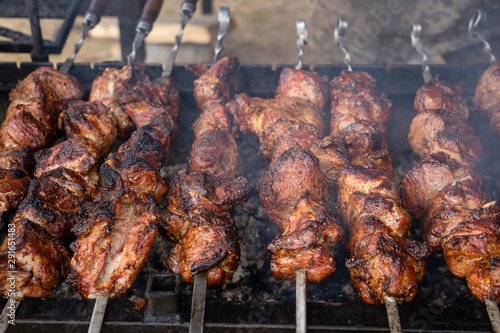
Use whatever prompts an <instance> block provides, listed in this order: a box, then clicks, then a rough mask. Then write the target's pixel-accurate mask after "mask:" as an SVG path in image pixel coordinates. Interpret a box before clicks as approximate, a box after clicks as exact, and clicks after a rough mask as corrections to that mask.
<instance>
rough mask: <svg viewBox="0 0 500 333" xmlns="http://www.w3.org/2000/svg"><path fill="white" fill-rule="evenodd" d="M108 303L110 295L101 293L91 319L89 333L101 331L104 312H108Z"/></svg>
mask: <svg viewBox="0 0 500 333" xmlns="http://www.w3.org/2000/svg"><path fill="white" fill-rule="evenodd" d="M107 304H108V295H107V294H105V295H99V296H97V298H96V300H95V305H94V311H93V312H92V319H91V320H90V326H89V330H88V332H89V333H99V332H100V331H101V327H102V322H103V320H104V314H105V313H106V305H107Z"/></svg>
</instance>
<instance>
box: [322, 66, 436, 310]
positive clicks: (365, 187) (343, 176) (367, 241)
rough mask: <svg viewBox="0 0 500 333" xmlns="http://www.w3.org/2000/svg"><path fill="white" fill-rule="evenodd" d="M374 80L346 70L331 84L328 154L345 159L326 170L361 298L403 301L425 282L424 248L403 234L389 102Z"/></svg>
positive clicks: (405, 217) (406, 220) (406, 223)
mask: <svg viewBox="0 0 500 333" xmlns="http://www.w3.org/2000/svg"><path fill="white" fill-rule="evenodd" d="M375 83H376V82H375V79H374V78H373V77H372V76H371V75H370V74H368V73H363V72H346V71H343V72H342V73H341V75H340V76H339V77H337V78H335V79H333V80H332V81H331V82H330V96H331V98H332V105H331V112H332V117H331V122H330V134H331V135H332V136H333V137H334V138H330V139H329V140H330V146H331V148H330V149H329V151H330V152H331V154H332V156H334V157H335V160H337V161H339V158H340V161H342V162H343V163H339V162H336V163H335V165H336V166H337V170H336V171H335V172H332V171H329V172H328V173H327V175H328V176H329V177H330V179H329V181H330V182H332V183H334V184H335V188H336V199H337V200H336V208H337V213H338V216H339V217H340V219H341V221H342V222H343V223H344V225H345V227H346V229H347V230H349V243H348V247H347V248H348V251H349V254H350V256H351V257H350V259H348V261H347V268H348V269H349V273H350V275H351V280H352V282H353V284H354V286H355V287H356V289H357V290H358V293H359V295H360V297H361V299H362V300H363V302H365V303H384V302H385V300H384V299H385V297H387V296H389V297H393V298H395V299H396V300H397V301H398V302H407V301H410V300H411V299H412V298H413V297H414V296H415V294H416V292H417V285H418V283H419V282H420V281H421V280H422V276H423V271H424V261H423V259H424V257H425V256H426V255H427V254H428V250H427V248H426V247H425V246H423V245H421V244H419V243H416V242H413V241H410V240H408V239H406V236H407V235H408V232H409V229H410V214H409V212H408V211H407V210H406V208H405V207H404V206H403V204H402V202H401V199H400V197H399V192H398V188H397V186H396V184H395V182H394V175H393V174H394V171H393V167H392V158H391V156H390V154H389V151H388V149H387V145H386V143H385V138H384V136H383V132H384V131H385V130H386V122H387V120H388V118H389V112H390V108H391V106H392V103H391V101H389V100H388V99H387V97H386V96H385V95H382V94H380V92H379V91H378V90H377V88H376V85H375Z"/></svg>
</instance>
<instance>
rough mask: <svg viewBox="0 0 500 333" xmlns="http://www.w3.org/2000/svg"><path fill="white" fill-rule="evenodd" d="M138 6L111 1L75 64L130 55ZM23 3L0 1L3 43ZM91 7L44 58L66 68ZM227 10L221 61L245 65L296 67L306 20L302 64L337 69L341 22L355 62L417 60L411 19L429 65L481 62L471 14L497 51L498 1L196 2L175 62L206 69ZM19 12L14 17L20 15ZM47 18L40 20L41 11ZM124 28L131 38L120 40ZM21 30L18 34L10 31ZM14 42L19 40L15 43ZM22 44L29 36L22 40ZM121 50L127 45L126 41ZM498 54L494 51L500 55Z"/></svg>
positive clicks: (158, 52) (43, 0) (57, 5)
mask: <svg viewBox="0 0 500 333" xmlns="http://www.w3.org/2000/svg"><path fill="white" fill-rule="evenodd" d="M70 1H71V0H38V6H39V12H40V13H41V16H47V17H57V16H64V11H65V8H66V7H67V5H68V4H69V3H70ZM181 2H182V1H181V0H175V1H164V4H163V7H162V10H161V14H160V16H159V18H158V19H157V21H156V23H155V24H154V26H153V30H152V32H151V34H150V35H149V36H148V37H147V39H146V47H145V61H146V62H147V63H162V62H164V61H165V60H166V58H167V55H168V52H169V50H170V48H171V47H172V44H173V42H174V36H175V34H176V33H177V31H178V30H179V9H180V5H181ZM143 3H144V0H120V1H112V2H110V5H109V6H108V8H107V9H106V11H105V13H104V15H105V16H104V17H103V18H102V20H101V23H100V24H99V25H98V26H97V27H96V28H94V29H93V30H92V31H91V34H90V36H89V38H88V39H87V40H86V41H85V44H84V46H83V48H82V50H81V51H80V53H79V54H78V56H77V59H76V61H77V62H91V63H93V62H101V61H119V60H122V57H123V55H126V54H128V52H130V44H131V39H132V38H133V34H134V31H135V25H136V23H137V19H138V17H139V16H140V12H141V8H142V5H143ZM17 5H20V6H24V5H25V1H24V0H0V17H1V19H0V27H1V31H2V32H3V33H2V34H1V35H2V37H0V39H1V42H4V43H11V44H13V45H14V46H15V44H16V43H17V42H18V41H19V40H20V38H21V37H23V34H24V35H30V27H29V22H28V20H27V19H26V18H21V17H15V16H21V15H18V14H19V13H18V12H19V11H20V9H19V8H18V7H17ZM88 6H89V1H82V5H81V7H80V9H79V15H77V16H76V18H75V20H74V22H73V24H72V28H71V30H70V33H69V35H68V38H67V40H66V42H65V43H64V46H63V48H62V50H61V52H60V54H50V55H49V61H51V62H55V63H57V62H63V61H64V60H65V59H66V57H68V56H69V55H70V54H71V53H72V52H73V45H74V43H75V42H76V41H77V40H78V39H79V38H80V31H81V25H82V17H83V16H82V14H83V13H84V12H85V11H86V10H87V8H88ZM220 6H229V7H230V11H231V27H230V32H229V34H228V36H227V37H226V38H225V40H224V46H225V50H224V51H223V53H222V55H234V56H237V57H238V58H239V59H240V62H241V63H243V64H271V65H277V64H294V63H296V62H297V59H296V56H297V47H296V45H295V41H296V39H297V34H296V27H295V22H296V20H297V19H305V20H306V24H307V28H308V33H309V39H308V44H307V45H306V47H305V57H304V62H305V63H306V64H309V65H311V66H314V65H316V64H341V63H342V59H343V54H342V52H341V51H340V49H339V48H338V47H336V46H335V45H334V41H333V31H334V28H335V26H336V23H337V19H338V17H343V18H345V19H346V20H347V21H348V22H349V28H348V30H347V34H346V36H345V41H346V42H347V43H348V44H349V46H350V50H351V53H352V63H353V64H373V65H391V64H412V63H418V62H419V61H420V56H419V54H418V53H416V51H414V50H413V48H412V47H411V42H410V30H411V26H412V23H414V22H420V23H421V24H422V28H423V31H422V42H423V44H424V46H425V48H426V50H427V53H428V55H429V57H430V63H431V64H464V65H466V64H472V63H478V62H487V61H488V57H487V56H486V55H485V54H484V53H483V52H482V51H481V49H482V46H481V45H480V44H479V42H478V40H477V39H475V38H472V37H470V36H468V34H467V25H468V22H469V20H470V18H471V17H472V16H473V15H474V13H475V12H476V10H477V9H481V10H483V11H484V12H486V14H487V16H486V17H485V18H484V19H483V20H482V21H481V23H480V25H479V26H478V29H479V30H480V31H481V32H482V33H484V35H485V36H486V37H487V38H488V40H489V41H490V43H491V44H492V47H493V51H494V52H495V51H498V50H500V27H498V23H499V22H500V1H487V0H443V1H437V0H425V1H423V0H422V1H417V0H387V1H382V0H351V1H347V0H272V1H271V0H213V1H207V0H199V1H198V8H197V11H196V13H195V16H194V17H193V18H192V19H191V21H190V22H189V23H188V26H187V28H186V30H185V33H184V37H183V44H182V46H181V48H180V50H179V54H178V57H177V63H200V62H201V63H209V62H211V61H212V58H213V47H214V45H215V41H216V34H217V28H218V23H217V13H218V10H219V7H220ZM16 11H18V12H16ZM42 14H43V15H42ZM62 24H63V20H62V19H59V18H42V20H41V27H42V34H43V38H44V39H46V40H54V39H55V36H56V35H57V33H58V31H59V29H60V28H61V26H62ZM127 31H128V34H129V35H130V36H129V37H126V38H125V37H124V36H123V35H124V34H125V32H127ZM12 32H18V33H20V34H17V35H16V34H14V33H12ZM13 36H14V37H15V36H17V39H16V38H12V37H13ZM24 37H25V38H26V36H24ZM125 44H126V45H125ZM498 52H500V51H498ZM0 61H2V62H11V61H13V62H24V61H27V62H29V61H31V57H30V55H29V53H7V52H1V53H0Z"/></svg>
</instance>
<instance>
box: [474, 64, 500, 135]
mask: <svg viewBox="0 0 500 333" xmlns="http://www.w3.org/2000/svg"><path fill="white" fill-rule="evenodd" d="M499 87H500V62H499V61H497V62H495V63H494V64H493V65H491V66H490V67H488V69H487V70H486V71H485V72H484V73H483V75H482V76H481V79H480V80H479V82H478V83H477V87H476V92H475V93H474V107H473V110H474V112H477V113H479V114H481V115H482V116H485V117H489V118H490V129H491V130H492V131H494V132H495V133H497V134H498V135H500V90H499V89H500V88H499Z"/></svg>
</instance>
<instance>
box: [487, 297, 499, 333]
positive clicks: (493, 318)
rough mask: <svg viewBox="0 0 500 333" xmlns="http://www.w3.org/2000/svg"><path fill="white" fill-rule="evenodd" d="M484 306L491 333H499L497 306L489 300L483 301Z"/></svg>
mask: <svg viewBox="0 0 500 333" xmlns="http://www.w3.org/2000/svg"><path fill="white" fill-rule="evenodd" d="M484 305H486V310H487V311H488V317H489V318H490V323H491V327H492V328H493V332H495V333H500V311H499V310H498V304H496V303H495V302H493V301H490V300H489V299H485V300H484Z"/></svg>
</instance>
